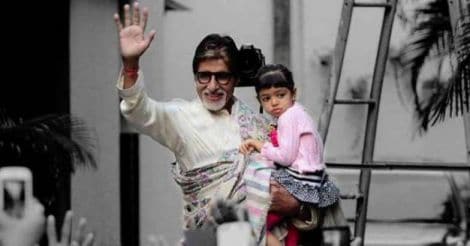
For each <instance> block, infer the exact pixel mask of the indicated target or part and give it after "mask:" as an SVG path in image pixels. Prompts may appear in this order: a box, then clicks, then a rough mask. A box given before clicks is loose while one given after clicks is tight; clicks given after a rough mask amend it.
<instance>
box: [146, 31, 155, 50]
mask: <svg viewBox="0 0 470 246" xmlns="http://www.w3.org/2000/svg"><path fill="white" fill-rule="evenodd" d="M156 33H157V32H156V31H155V30H152V31H150V33H149V34H148V36H147V38H146V40H145V41H146V42H147V47H148V46H149V45H150V43H152V40H153V39H154V38H155V34H156Z"/></svg>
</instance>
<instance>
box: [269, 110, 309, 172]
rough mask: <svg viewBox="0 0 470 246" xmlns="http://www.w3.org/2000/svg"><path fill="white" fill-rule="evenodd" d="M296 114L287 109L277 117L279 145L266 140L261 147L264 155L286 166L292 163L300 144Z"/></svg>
mask: <svg viewBox="0 0 470 246" xmlns="http://www.w3.org/2000/svg"><path fill="white" fill-rule="evenodd" d="M297 116H298V114H297V113H296V111H294V110H290V111H289V110H288V111H286V112H284V114H282V115H281V117H279V120H278V128H277V131H278V144H279V146H278V147H274V146H273V145H272V143H269V142H266V143H265V144H264V145H263V147H262V149H261V154H262V155H263V156H264V157H266V158H268V159H270V160H272V161H274V162H276V163H278V164H280V165H283V166H286V167H288V166H290V165H292V163H293V162H294V161H295V159H296V158H297V155H298V150H299V146H300V135H301V132H300V130H299V128H298V123H299V122H297V119H296V117H297Z"/></svg>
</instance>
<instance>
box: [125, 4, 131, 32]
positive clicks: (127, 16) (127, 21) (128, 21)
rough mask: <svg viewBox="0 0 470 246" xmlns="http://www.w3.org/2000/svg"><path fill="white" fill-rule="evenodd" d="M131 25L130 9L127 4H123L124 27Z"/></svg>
mask: <svg viewBox="0 0 470 246" xmlns="http://www.w3.org/2000/svg"><path fill="white" fill-rule="evenodd" d="M130 25H131V10H130V7H129V4H125V5H124V27H128V26H130Z"/></svg>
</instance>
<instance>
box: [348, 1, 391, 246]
mask: <svg viewBox="0 0 470 246" xmlns="http://www.w3.org/2000/svg"><path fill="white" fill-rule="evenodd" d="M390 3H391V4H390V7H387V8H384V18H383V22H382V28H381V33H380V39H379V45H378V51H377V56H376V61H375V67H374V74H373V78H372V88H371V95H370V98H371V99H373V100H375V104H370V105H369V110H368V114H367V122H366V132H365V137H364V147H363V152H362V153H363V155H362V163H364V164H370V163H372V162H373V156H374V147H375V146H374V145H375V138H376V133H377V123H378V115H379V108H380V107H379V106H380V97H381V93H382V85H383V78H384V75H385V68H386V62H387V56H388V50H389V44H390V37H391V33H392V27H393V21H394V17H395V12H396V5H397V0H390ZM370 179H371V170H370V169H368V168H366V169H361V172H360V177H359V193H360V194H362V196H361V198H359V199H358V200H357V204H356V221H355V230H354V235H355V237H360V238H364V235H365V229H366V228H365V227H366V222H367V206H368V200H369V188H370ZM361 244H362V245H363V244H364V241H362V243H361Z"/></svg>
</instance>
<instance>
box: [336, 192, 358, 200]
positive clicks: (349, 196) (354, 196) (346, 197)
mask: <svg viewBox="0 0 470 246" xmlns="http://www.w3.org/2000/svg"><path fill="white" fill-rule="evenodd" d="M339 197H340V198H341V199H343V200H355V199H358V198H362V195H361V194H354V193H352V194H341V195H340V196H339Z"/></svg>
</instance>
